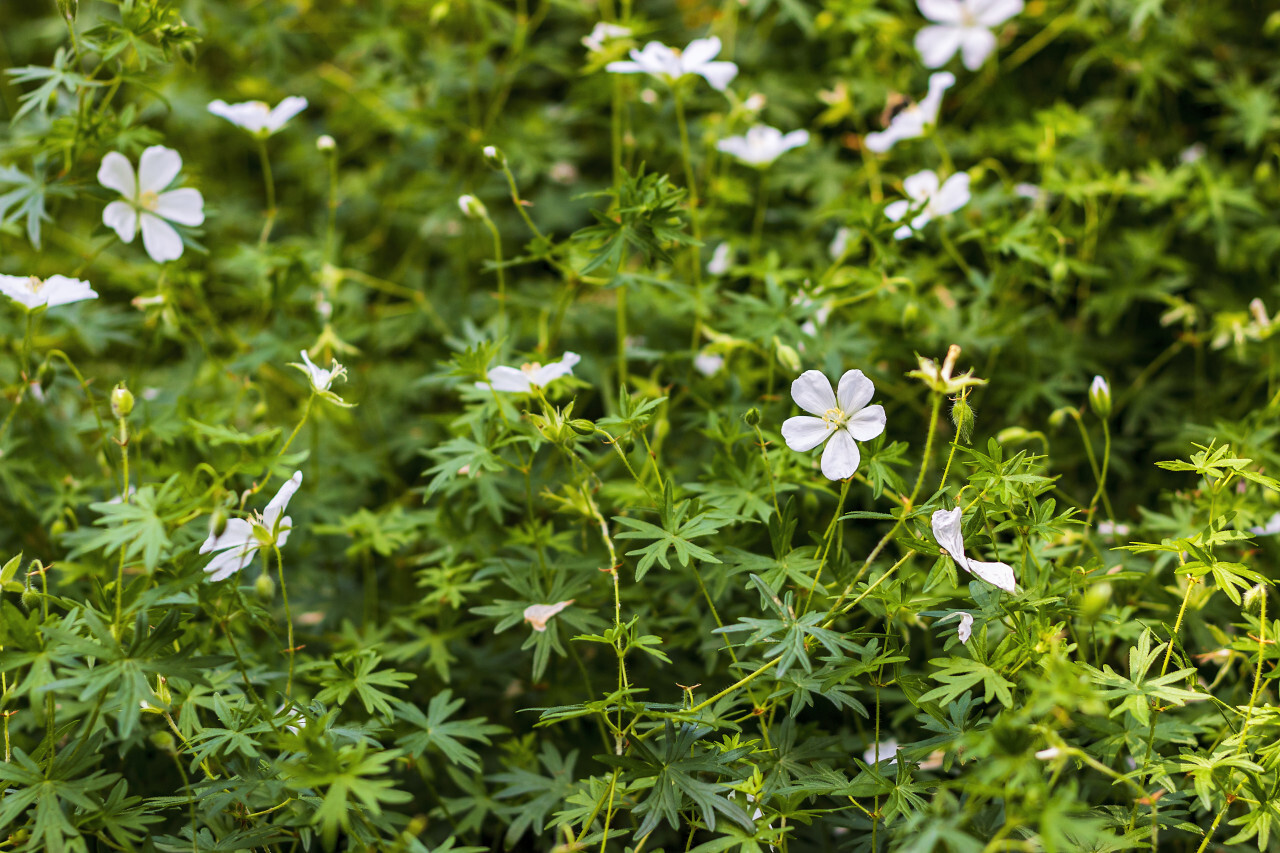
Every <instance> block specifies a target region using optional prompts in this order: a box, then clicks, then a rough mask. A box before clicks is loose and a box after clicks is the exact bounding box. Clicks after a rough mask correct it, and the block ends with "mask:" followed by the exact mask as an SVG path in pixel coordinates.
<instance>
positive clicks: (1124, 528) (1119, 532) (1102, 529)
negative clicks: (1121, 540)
mask: <svg viewBox="0 0 1280 853" xmlns="http://www.w3.org/2000/svg"><path fill="white" fill-rule="evenodd" d="M1277 516H1278V517H1280V513H1277ZM1276 532H1278V533H1280V521H1277V527H1276ZM1098 535H1100V536H1128V535H1129V525H1127V524H1125V523H1123V522H1119V523H1117V522H1114V521H1099V522H1098Z"/></svg>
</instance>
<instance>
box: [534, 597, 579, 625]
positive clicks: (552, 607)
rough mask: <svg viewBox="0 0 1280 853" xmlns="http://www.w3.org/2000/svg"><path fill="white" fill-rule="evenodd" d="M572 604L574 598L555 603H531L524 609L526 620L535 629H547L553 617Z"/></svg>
mask: <svg viewBox="0 0 1280 853" xmlns="http://www.w3.org/2000/svg"><path fill="white" fill-rule="evenodd" d="M570 604H573V599H572V598H571V599H569V600H568V601H557V602H556V603H555V604H530V605H529V606H528V607H526V608H525V609H524V621H526V622H528V623H529V624H530V625H532V626H533V630H535V631H545V630H547V622H548V621H550V619H551V617H552V616H555V615H556V614H557V613H559V612H560V611H561V610H564V609H565V608H566V607H568V606H569V605H570Z"/></svg>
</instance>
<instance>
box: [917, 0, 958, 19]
mask: <svg viewBox="0 0 1280 853" xmlns="http://www.w3.org/2000/svg"><path fill="white" fill-rule="evenodd" d="M916 7H917V8H919V9H920V14H921V15H924V16H925V17H926V18H928V19H929V20H930V21H933V22H934V23H938V24H958V23H960V21H961V20H962V19H963V18H964V3H962V2H960V0H916Z"/></svg>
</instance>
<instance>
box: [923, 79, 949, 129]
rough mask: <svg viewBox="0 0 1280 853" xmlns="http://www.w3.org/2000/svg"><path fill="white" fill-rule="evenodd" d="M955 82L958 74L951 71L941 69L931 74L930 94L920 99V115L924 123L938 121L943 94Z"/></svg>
mask: <svg viewBox="0 0 1280 853" xmlns="http://www.w3.org/2000/svg"><path fill="white" fill-rule="evenodd" d="M955 84H956V75H954V74H952V73H951V72H950V71H939V72H937V73H936V74H930V75H929V94H927V95H925V96H924V98H923V99H922V100H921V101H920V117H921V120H922V122H923V123H924V124H936V123H937V121H938V109H939V108H940V107H941V106H942V96H943V95H944V94H946V91H947V90H948V89H950V88H951V87H952V86H954V85H955Z"/></svg>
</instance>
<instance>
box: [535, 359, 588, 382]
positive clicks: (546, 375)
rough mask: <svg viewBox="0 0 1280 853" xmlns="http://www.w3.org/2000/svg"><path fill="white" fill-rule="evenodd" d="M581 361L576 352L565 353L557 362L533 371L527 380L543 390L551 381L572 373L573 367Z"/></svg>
mask: <svg viewBox="0 0 1280 853" xmlns="http://www.w3.org/2000/svg"><path fill="white" fill-rule="evenodd" d="M581 360H582V356H580V355H578V354H577V353H576V352H567V353H565V354H564V355H563V356H561V358H560V360H559V361H553V362H551V363H550V364H547V365H543V366H542V367H540V368H538V369H537V370H535V371H534V372H533V375H532V376H531V377H529V379H530V381H531V382H533V384H534V385H539V386H542V387H544V388H545V387H546V386H547V385H550V384H551V382H552V380H554V379H559V378H560V377H561V376H566V375H568V374H570V373H573V366H574V365H575V364H577V363H578V362H579V361H581Z"/></svg>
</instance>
